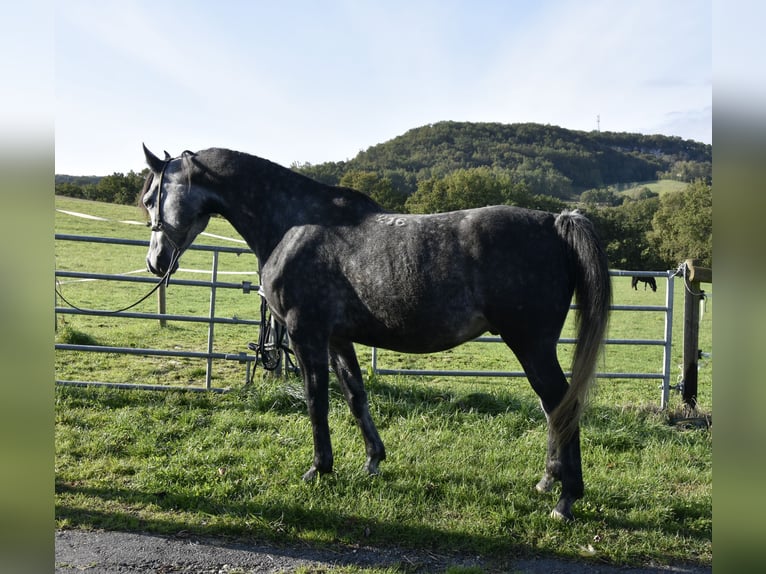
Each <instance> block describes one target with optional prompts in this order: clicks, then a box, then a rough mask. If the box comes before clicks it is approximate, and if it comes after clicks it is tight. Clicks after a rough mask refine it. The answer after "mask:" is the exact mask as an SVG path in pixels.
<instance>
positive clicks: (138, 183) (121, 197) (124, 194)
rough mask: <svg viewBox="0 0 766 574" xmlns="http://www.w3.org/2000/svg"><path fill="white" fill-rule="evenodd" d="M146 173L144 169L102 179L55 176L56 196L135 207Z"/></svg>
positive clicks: (96, 177) (115, 174) (88, 176)
mask: <svg viewBox="0 0 766 574" xmlns="http://www.w3.org/2000/svg"><path fill="white" fill-rule="evenodd" d="M148 173H149V172H148V170H147V169H145V170H143V171H142V172H141V173H136V172H134V171H130V172H128V173H127V174H124V173H113V174H112V175H107V176H104V177H98V176H90V175H86V176H71V175H58V174H57V175H56V178H55V186H56V195H66V196H68V197H77V198H80V199H90V200H93V201H104V202H106V203H122V204H126V205H135V203H136V201H137V198H138V194H139V193H140V191H141V189H142V188H143V186H144V180H145V179H146V176H147V175H148Z"/></svg>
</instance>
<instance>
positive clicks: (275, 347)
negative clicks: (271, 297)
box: [247, 291, 298, 384]
mask: <svg viewBox="0 0 766 574" xmlns="http://www.w3.org/2000/svg"><path fill="white" fill-rule="evenodd" d="M259 293H260V291H259ZM272 321H273V325H272ZM286 335H287V329H286V328H285V326H284V325H282V324H281V323H279V322H278V321H275V320H273V318H272V316H271V311H270V310H269V305H268V303H267V302H266V298H265V297H263V296H262V297H261V327H260V332H259V333H258V342H257V343H248V344H247V348H248V349H250V350H251V351H253V352H254V353H255V363H254V366H253V370H252V371H251V372H250V380H249V381H248V384H252V382H253V380H254V379H255V371H256V367H257V366H258V363H259V362H260V363H261V365H263V368H264V369H266V370H267V371H276V370H277V369H278V368H279V365H280V364H281V363H282V354H283V353H284V356H285V361H286V369H289V370H292V371H297V370H298V369H297V367H296V366H295V363H293V361H292V359H291V358H290V357H291V355H292V354H293V352H292V350H291V349H290V347H289V346H288V344H287V341H286Z"/></svg>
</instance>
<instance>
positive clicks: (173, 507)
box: [56, 483, 537, 571]
mask: <svg viewBox="0 0 766 574" xmlns="http://www.w3.org/2000/svg"><path fill="white" fill-rule="evenodd" d="M56 490H57V492H59V493H67V494H71V495H75V496H74V497H73V499H76V498H77V497H78V496H85V497H89V498H97V499H99V500H100V501H101V503H102V504H103V506H105V507H108V506H110V505H112V504H115V505H117V506H119V509H115V510H111V509H109V510H107V509H98V510H94V509H87V510H86V509H81V508H77V507H76V506H74V505H68V504H66V503H63V504H59V505H57V508H56V515H57V519H59V520H65V521H66V522H67V523H68V524H69V525H71V526H76V527H78V528H85V529H91V528H95V529H103V530H110V531H135V532H146V533H151V534H156V535H164V536H167V535H172V536H178V535H194V536H203V537H215V538H216V546H221V547H227V546H232V547H238V546H241V544H242V543H249V544H259V543H261V544H263V543H265V544H269V545H274V546H276V549H275V548H273V547H271V548H269V552H270V553H274V552H280V551H281V552H282V553H283V554H284V555H285V556H296V554H297V555H299V556H302V555H304V553H305V550H307V549H311V550H319V551H321V550H328V549H329V550H332V549H338V548H340V549H358V548H362V547H364V548H378V549H381V550H385V549H388V550H396V551H410V552H414V553H418V552H420V553H422V552H424V551H426V553H427V554H428V555H430V556H431V557H436V553H439V554H441V555H442V558H445V559H447V560H448V561H454V560H456V561H460V560H461V559H462V558H464V557H467V556H470V557H471V558H476V557H477V556H478V555H482V557H483V560H485V561H486V562H487V563H492V564H494V567H495V568H497V567H499V568H501V569H502V564H503V563H506V562H507V561H510V560H511V559H512V558H514V557H519V556H530V555H533V554H537V552H535V549H534V548H531V547H529V546H527V545H523V544H519V543H515V542H513V540H512V537H509V538H507V539H499V538H497V537H489V536H481V535H475V534H468V533H462V532H450V531H444V530H440V529H437V528H429V527H426V526H422V525H418V526H409V525H405V524H400V523H396V524H392V523H389V522H386V521H381V520H375V519H369V518H359V517H357V516H354V515H353V514H346V513H343V512H328V511H327V510H322V511H321V513H318V512H316V511H312V510H309V509H307V508H306V507H305V506H303V505H298V504H295V505H283V504H282V505H278V506H277V505H274V506H269V505H263V504H255V503H237V504H231V503H227V502H225V501H221V500H216V499H198V500H195V502H194V506H195V508H194V510H195V512H197V513H202V514H204V515H207V516H209V517H210V521H209V523H208V524H190V523H189V521H188V520H186V519H185V517H184V516H183V515H182V514H181V513H180V512H179V510H180V509H181V507H183V506H186V507H188V506H189V501H183V500H178V499H177V497H175V496H173V495H172V494H160V495H152V494H144V493H140V492H136V491H132V490H125V489H115V488H106V487H105V488H99V487H92V486H82V485H66V484H61V483H59V484H57V487H56ZM145 505H152V506H153V507H154V508H155V509H156V510H159V513H158V514H159V515H158V516H154V517H152V518H149V519H147V518H143V517H141V516H139V513H138V512H135V511H132V510H129V509H130V508H139V507H142V506H145ZM174 513H178V514H177V515H175V514H174ZM225 514H228V515H237V516H241V517H246V520H247V521H248V528H247V530H246V531H245V530H243V528H242V527H241V526H236V527H231V526H228V525H221V524H218V523H217V522H218V521H217V520H216V517H217V516H219V515H225ZM397 554H399V552H397ZM343 562H344V563H345V564H347V565H356V566H366V567H369V566H371V564H369V558H367V557H365V556H362V555H360V557H359V560H358V563H357V562H356V561H355V558H354V552H351V553H350V554H349V553H346V556H345V558H344V561H343ZM402 566H403V567H404V571H414V569H416V567H417V565H416V564H412V563H403V564H402Z"/></svg>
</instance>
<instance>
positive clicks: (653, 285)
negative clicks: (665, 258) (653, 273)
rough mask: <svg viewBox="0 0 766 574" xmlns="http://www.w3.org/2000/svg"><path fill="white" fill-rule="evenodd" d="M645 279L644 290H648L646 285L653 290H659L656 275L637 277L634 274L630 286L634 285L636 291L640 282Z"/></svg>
mask: <svg viewBox="0 0 766 574" xmlns="http://www.w3.org/2000/svg"><path fill="white" fill-rule="evenodd" d="M639 281H643V283H644V291H646V286H647V285H648V286H649V287H651V288H652V291H655V292H656V291H657V281H655V280H654V277H635V276H633V277H632V278H631V280H630V286H631V287H633V289H635V290H636V291H638V282H639Z"/></svg>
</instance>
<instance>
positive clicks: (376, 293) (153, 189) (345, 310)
mask: <svg viewBox="0 0 766 574" xmlns="http://www.w3.org/2000/svg"><path fill="white" fill-rule="evenodd" d="M144 153H145V156H146V161H147V163H148V165H149V168H150V170H151V173H150V175H149V176H148V177H147V180H146V184H145V187H144V189H143V191H142V196H141V201H142V203H143V205H144V207H145V208H146V209H147V211H148V212H149V214H150V217H151V225H152V233H151V241H150V247H149V252H148V255H147V266H148V268H149V270H150V271H152V272H153V273H155V274H157V275H160V276H162V275H167V276H169V274H171V273H172V272H173V271H175V269H176V268H177V265H178V258H179V257H180V256H181V254H182V253H183V252H184V250H185V249H186V248H187V247H188V246H189V245H190V244H191V243H192V241H193V240H194V238H195V237H196V236H197V234H199V233H200V232H201V231H202V230H203V229H204V228H205V226H206V225H207V223H208V220H209V218H210V216H211V215H212V214H220V215H221V216H223V217H224V218H226V219H227V220H228V221H229V222H231V224H232V225H233V226H234V228H235V229H236V230H237V232H238V233H239V234H240V235H241V236H242V237H243V238H244V239H245V241H246V242H247V244H248V245H249V246H250V247H251V248H252V249H253V251H254V252H255V254H256V257H257V258H258V262H259V265H260V272H261V283H262V284H261V290H262V291H261V292H262V294H263V295H264V297H265V298H266V300H267V302H268V304H269V307H270V308H271V311H272V313H273V315H274V316H275V317H276V318H277V319H278V320H279V321H280V322H282V323H283V324H284V325H285V326H286V327H287V331H288V334H289V337H290V342H291V346H292V348H293V350H294V352H295V356H296V358H297V360H298V364H299V366H300V370H301V373H302V375H303V378H304V385H305V397H306V402H307V404H308V412H309V416H310V419H311V424H312V429H313V438H314V458H313V462H312V464H311V467H310V468H309V470H308V471H307V472H306V473H305V475H304V479H306V480H311V479H312V478H314V477H315V475H316V474H317V473H328V472H331V470H332V467H333V453H332V446H331V443H330V429H329V426H328V402H329V398H328V371H329V369H328V357H329V367H331V368H332V370H333V371H334V373H335V374H336V375H337V377H338V380H339V382H340V385H341V388H342V390H343V393H344V395H345V398H346V400H347V401H348V404H349V407H350V409H351V412H352V413H353V415H354V417H355V418H356V420H357V423H358V425H359V428H360V429H361V433H362V436H363V437H364V442H365V446H366V452H367V461H366V465H365V467H366V469H367V470H368V471H369V472H370V473H377V472H378V465H379V463H380V462H381V461H382V460H384V459H385V457H386V451H385V448H384V446H383V442H382V441H381V439H380V436H379V434H378V431H377V429H376V427H375V424H374V422H373V420H372V418H371V417H370V412H369V409H368V402H367V394H366V391H365V388H364V383H363V378H362V373H361V370H360V368H359V363H358V361H357V358H356V355H355V352H354V346H353V343H361V344H363V345H368V346H375V347H381V348H386V349H393V350H396V351H400V352H408V353H430V352H434V351H440V350H444V349H449V348H451V347H454V346H456V345H459V344H461V343H464V342H466V341H469V340H471V339H474V338H475V337H477V336H478V335H480V334H481V333H483V332H485V331H489V332H491V333H496V334H499V335H500V336H501V337H502V339H503V341H504V342H505V343H506V344H507V345H508V347H509V348H510V349H511V350H512V351H513V352H514V353H515V354H516V356H517V357H518V359H519V361H520V363H521V365H522V367H523V368H524V371H525V373H526V375H527V378H528V379H529V382H530V383H531V385H532V387H533V389H534V390H535V392H536V393H537V394H538V396H539V397H540V402H541V404H542V408H543V410H544V412H545V414H546V417H547V419H548V427H549V430H548V449H547V457H546V463H545V470H544V473H543V477H542V479H541V480H540V481H539V482H538V484H537V489H538V490H540V491H548V490H550V489H551V487H552V486H553V484H554V482H555V481H556V480H560V481H561V483H562V486H561V494H560V498H559V500H558V502H557V504H556V506H555V508H554V509H553V511H552V513H551V514H552V516H554V517H558V518H565V519H570V518H572V504H573V502H574V501H575V500H577V499H578V498H581V497H582V495H583V490H584V487H583V478H582V467H581V456H580V432H579V421H580V415H581V411H582V408H583V404H584V402H585V399H586V394H587V391H588V388H589V386H590V384H591V381H592V380H593V377H594V372H595V364H596V361H597V358H598V356H599V353H600V350H601V345H602V342H603V337H604V333H605V330H606V326H607V322H608V316H609V307H610V303H611V282H610V278H609V273H608V267H607V259H606V255H605V251H604V248H603V246H602V244H601V243H600V241H599V239H598V237H597V235H596V233H595V231H594V229H593V226H592V224H591V223H590V221H589V220H588V219H587V218H586V217H584V216H583V215H582V214H580V213H578V212H577V211H571V212H570V211H564V212H563V213H559V214H552V213H544V212H541V211H532V210H527V209H521V208H518V207H510V206H492V207H484V208H480V209H466V210H463V211H455V212H450V213H439V214H433V215H408V214H396V213H388V212H386V211H385V210H384V209H383V208H382V207H380V206H379V205H378V204H377V203H375V202H374V201H373V200H372V199H370V198H369V197H367V196H366V195H364V194H362V193H359V192H357V191H354V190H351V189H347V188H342V187H335V186H329V185H324V184H322V183H319V182H316V181H314V180H312V179H309V178H307V177H304V176H302V175H300V174H298V173H295V172H293V171H291V170H289V169H286V168H284V167H281V166H279V165H277V164H275V163H272V162H270V161H268V160H265V159H261V158H258V157H255V156H252V155H248V154H245V153H240V152H236V151H231V150H226V149H217V148H214V149H207V150H202V151H198V152H184V153H183V154H181V156H179V157H176V158H171V157H170V156H169V155H168V154H167V153H166V157H165V159H160V158H159V157H157V156H155V155H154V154H153V153H151V152H150V151H149V150H148V149H146V147H144ZM573 294H574V295H576V300H577V306H576V320H577V321H576V323H577V336H578V342H577V344H576V346H575V350H574V356H573V363H572V375H571V382H570V383H568V382H567V379H566V377H565V375H564V373H563V371H562V369H561V366H560V365H559V361H558V358H557V355H556V344H557V340H558V338H559V335H560V333H561V329H562V326H563V325H564V321H565V319H566V316H567V313H568V311H569V307H570V302H571V300H572V296H573Z"/></svg>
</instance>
